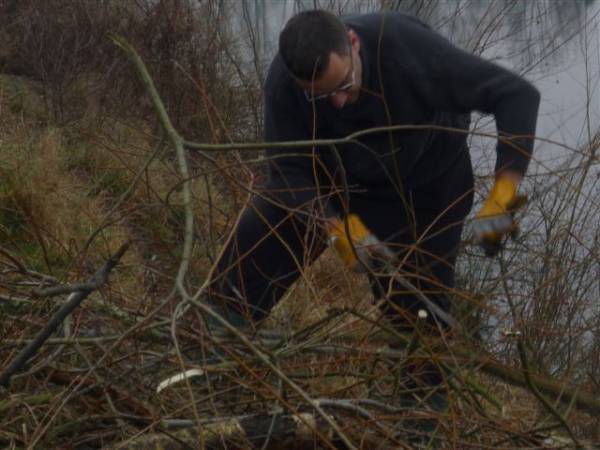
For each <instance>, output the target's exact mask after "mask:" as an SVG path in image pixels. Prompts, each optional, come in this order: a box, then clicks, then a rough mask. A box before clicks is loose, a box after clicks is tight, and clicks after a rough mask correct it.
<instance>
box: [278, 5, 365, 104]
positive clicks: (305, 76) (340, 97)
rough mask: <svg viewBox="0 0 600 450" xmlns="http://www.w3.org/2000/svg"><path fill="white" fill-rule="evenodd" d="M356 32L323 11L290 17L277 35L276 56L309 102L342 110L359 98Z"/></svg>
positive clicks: (358, 45) (359, 67) (360, 72)
mask: <svg viewBox="0 0 600 450" xmlns="http://www.w3.org/2000/svg"><path fill="white" fill-rule="evenodd" d="M359 50H360V41H359V39H358V36H357V35H356V33H355V32H354V31H352V30H350V29H348V28H346V26H345V25H344V24H343V23H342V21H341V20H340V19H338V18H337V17H336V16H335V15H333V14H331V13H329V12H327V11H322V10H312V11H303V12H301V13H298V14H296V15H295V16H293V17H292V18H291V19H290V20H289V21H288V22H287V24H286V26H285V28H284V29H283V31H282V32H281V35H280V36H279V53H280V55H281V57H282V59H283V61H284V63H285V64H286V66H287V67H288V69H289V70H290V71H291V72H292V74H293V75H294V77H295V78H296V80H297V81H298V83H299V84H300V85H301V86H302V88H303V89H304V91H305V93H306V96H307V99H308V100H309V101H312V100H313V99H314V100H325V99H328V100H330V101H331V102H332V104H333V105H334V106H335V107H337V108H341V107H343V106H344V105H345V104H346V103H348V102H352V101H354V100H356V98H358V93H359V90H360V78H361V74H362V71H361V69H362V68H361V65H360V57H359V56H358V52H359Z"/></svg>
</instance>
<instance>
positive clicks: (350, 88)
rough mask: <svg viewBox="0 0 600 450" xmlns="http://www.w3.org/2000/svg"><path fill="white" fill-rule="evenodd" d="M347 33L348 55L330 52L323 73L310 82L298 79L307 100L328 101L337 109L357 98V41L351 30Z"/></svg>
mask: <svg viewBox="0 0 600 450" xmlns="http://www.w3.org/2000/svg"><path fill="white" fill-rule="evenodd" d="M348 35H349V38H350V44H351V52H350V55H348V56H340V55H339V54H337V53H335V52H331V53H330V54H329V63H328V64H327V68H326V69H325V72H324V73H323V75H321V76H320V77H319V78H318V79H316V80H314V82H312V83H311V82H307V81H303V80H298V83H300V86H302V88H303V89H304V91H305V92H306V95H307V98H308V100H309V101H313V99H314V101H330V102H331V104H332V105H333V106H334V107H335V108H338V109H339V108H343V107H344V106H345V105H346V104H348V103H352V102H354V101H356V100H357V99H358V94H359V92H360V72H361V71H360V57H359V55H358V46H359V44H358V42H359V41H358V37H357V36H356V34H355V33H354V32H353V31H349V32H348Z"/></svg>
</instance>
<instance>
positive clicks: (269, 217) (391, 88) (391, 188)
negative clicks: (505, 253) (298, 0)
mask: <svg viewBox="0 0 600 450" xmlns="http://www.w3.org/2000/svg"><path fill="white" fill-rule="evenodd" d="M538 105H539V93H538V91H537V90H536V89H535V88H534V87H533V86H532V85H531V84H530V83H528V82H527V81H525V80H523V79H522V78H521V77H519V76H517V75H515V74H513V73H511V72H509V71H508V70H506V69H503V68H501V67H499V66H497V65H494V64H492V63H490V62H487V61H485V60H483V59H481V58H479V57H477V56H474V55H471V54H469V53H466V52H464V51H462V50H459V49H458V48H456V47H454V46H453V45H452V44H450V43H449V42H448V41H446V40H445V39H444V38H442V37H441V36H440V35H438V34H437V33H435V32H434V31H432V30H431V29H430V28H429V27H428V26H426V25H425V24H423V23H421V22H420V21H419V20H417V19H416V18H413V17H410V16H408V15H404V14H400V13H375V14H368V15H360V16H353V17H348V18H346V19H343V20H340V19H338V18H337V17H335V16H334V15H332V14H330V13H328V12H325V11H319V10H315V11H304V12H301V13H299V14H297V15H295V16H294V17H292V18H291V19H290V20H289V22H288V23H287V24H286V26H285V28H284V30H283V31H282V32H281V35H280V39H279V53H278V54H277V56H276V57H275V59H274V60H273V62H272V64H271V67H270V70H269V75H268V77H267V81H266V85H265V139H266V141H269V142H278V141H301V140H310V139H339V138H343V137H346V136H349V135H351V134H353V133H357V132H360V131H362V130H368V129H372V128H376V127H389V126H400V127H397V128H396V129H394V130H392V131H389V130H383V131H378V132H369V133H359V134H358V135H356V137H355V138H353V139H351V140H348V141H346V142H344V143H341V144H339V145H335V147H332V146H312V147H311V146H309V147H305V148H277V149H269V150H268V151H267V157H268V181H267V182H266V185H265V187H264V190H263V191H262V193H263V195H257V196H255V198H254V199H253V201H252V204H251V206H250V207H248V208H247V209H246V210H245V211H244V212H243V214H242V216H241V219H240V222H239V224H238V226H237V228H236V230H235V232H234V235H233V237H232V239H231V241H230V242H229V244H228V246H227V248H226V249H225V251H224V253H223V257H222V258H221V260H220V261H219V265H218V270H217V272H216V274H215V277H214V278H213V284H212V291H211V294H212V296H211V299H212V301H213V302H214V303H213V304H215V305H216V304H218V305H220V307H221V308H222V309H221V311H222V312H223V313H224V314H225V315H226V316H227V317H228V318H229V320H230V321H231V322H232V323H241V322H244V321H248V319H252V321H258V320H260V319H262V318H264V317H265V316H266V315H267V314H268V313H269V311H270V309H271V308H272V307H273V305H274V304H275V303H276V302H277V301H278V300H279V299H280V297H281V296H282V295H283V294H284V293H285V291H286V289H288V288H289V287H290V285H291V284H292V283H294V282H295V281H296V280H297V279H298V277H299V276H300V275H301V273H302V270H303V269H304V268H305V267H306V266H308V265H309V264H310V263H311V262H312V261H314V260H315V258H317V257H318V256H319V254H320V253H321V252H322V250H323V249H324V248H325V246H326V237H327V235H329V237H330V238H332V240H333V241H334V248H336V249H337V251H338V253H339V254H340V256H341V257H342V259H343V260H344V261H345V262H346V263H347V264H349V265H350V266H351V267H353V268H359V267H363V268H364V267H365V266H369V267H368V271H369V272H370V274H371V278H372V281H373V286H374V292H375V294H376V295H377V297H378V298H383V299H385V300H386V301H385V302H384V303H383V304H384V306H383V310H384V313H385V314H386V315H387V316H388V318H390V320H392V322H393V323H395V324H397V325H398V326H399V327H409V328H410V327H411V326H412V325H413V322H414V320H415V317H416V315H417V312H418V311H419V310H422V309H423V310H426V311H428V312H429V321H430V325H431V327H432V331H433V330H435V329H438V330H439V329H440V328H441V329H447V328H448V327H450V326H451V325H452V324H451V323H449V321H448V320H446V317H447V314H446V315H444V314H443V313H448V312H449V310H450V306H451V305H450V296H449V295H448V293H449V290H451V289H452V287H453V284H454V266H455V261H456V256H457V251H458V248H459V244H460V238H461V232H462V228H463V222H464V219H465V217H466V215H467V214H468V212H469V210H470V208H471V206H472V199H473V175H472V169H471V163H470V157H469V153H468V148H467V132H468V129H469V122H470V113H471V112H473V111H480V112H483V113H487V114H493V115H494V117H495V120H496V125H497V129H498V135H499V136H500V138H499V139H498V145H497V161H496V173H495V177H496V183H495V186H494V188H493V189H492V192H491V194H490V197H489V199H488V201H487V202H486V203H485V205H484V207H483V209H482V211H481V212H480V213H479V215H478V220H479V221H480V227H479V228H478V229H479V239H480V241H481V243H482V244H483V245H484V247H485V248H486V251H487V252H488V253H490V254H492V253H494V252H495V251H496V250H497V249H498V248H499V245H500V243H501V241H502V238H503V237H504V235H506V234H508V233H510V232H511V231H513V229H514V224H513V222H512V216H511V214H510V208H511V206H512V204H514V203H515V201H516V199H517V189H518V185H519V182H520V181H521V179H522V176H523V174H524V173H525V171H526V169H527V166H528V163H529V159H530V155H531V152H532V149H533V136H534V134H535V124H536V119H537V111H538ZM402 126H404V127H402ZM348 233H349V234H350V236H348ZM366 236H371V237H375V238H376V239H375V240H374V239H371V240H367V241H368V242H371V243H373V242H377V241H381V242H382V243H384V244H385V245H386V248H387V249H389V252H387V253H386V252H383V254H387V255H388V256H389V255H390V254H391V255H393V256H392V257H391V258H390V259H392V260H393V261H394V264H395V270H396V271H397V272H398V273H400V274H401V275H402V279H403V280H405V281H406V282H401V281H399V279H398V278H390V277H388V276H386V275H390V274H389V273H387V272H386V271H385V270H383V267H384V266H385V264H383V263H382V264H379V265H377V264H375V265H369V261H364V260H363V259H365V257H367V258H368V256H369V253H368V252H357V251H356V250H359V247H360V244H361V243H362V242H363V241H365V239H363V238H365V237H366ZM375 250H376V249H375ZM379 253H382V252H379ZM361 255H362V257H361ZM424 297H425V300H424ZM432 303H433V304H434V305H436V306H432ZM440 310H441V313H440V312H439V311H440ZM433 378H435V376H434V377H433ZM430 381H431V382H432V383H436V382H439V380H438V379H436V380H430Z"/></svg>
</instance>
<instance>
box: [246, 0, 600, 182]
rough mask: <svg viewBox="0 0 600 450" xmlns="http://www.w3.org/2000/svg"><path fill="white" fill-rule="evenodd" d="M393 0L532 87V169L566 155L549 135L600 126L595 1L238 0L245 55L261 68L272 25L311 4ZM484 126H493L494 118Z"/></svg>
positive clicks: (561, 139) (572, 143) (361, 6)
mask: <svg viewBox="0 0 600 450" xmlns="http://www.w3.org/2000/svg"><path fill="white" fill-rule="evenodd" d="M396 4H399V5H400V7H405V8H406V9H408V10H409V12H411V13H414V14H417V15H418V16H419V17H421V18H422V19H423V20H425V21H426V22H428V23H429V24H430V25H432V26H433V27H434V28H435V29H436V30H438V31H439V32H440V33H442V34H443V35H445V36H446V37H448V38H449V39H450V40H451V41H452V42H454V43H455V44H457V45H459V46H461V47H463V48H467V49H469V50H472V51H475V52H477V53H479V54H481V55H482V56H484V57H486V58H488V59H491V60H494V61H495V62H496V63H498V64H501V65H503V66H505V67H508V68H510V69H512V70H514V71H517V72H519V73H522V74H523V75H524V76H525V77H526V78H527V79H529V80H530V81H532V82H533V83H534V84H535V85H536V86H537V87H538V89H539V90H540V91H541V93H542V101H541V105H540V114H539V119H538V127H537V136H538V137H539V138H541V139H540V140H539V141H538V143H537V145H536V153H535V162H534V164H532V171H542V172H543V171H548V170H551V169H552V168H556V167H558V166H559V165H560V164H563V163H564V162H565V160H566V159H568V158H570V156H571V155H572V153H571V152H569V151H568V150H565V148H564V147H562V146H561V145H557V144H556V143H558V144H562V145H565V146H567V147H570V148H578V147H579V146H581V145H583V144H585V143H587V142H590V140H591V137H592V136H593V134H594V133H595V132H596V131H597V130H598V129H600V86H599V84H600V31H599V27H600V1H594V0H592V1H584V0H536V1H527V2H525V1H511V0H495V1H483V0H461V1H459V0H447V1H431V2H427V1H422V2H392V1H386V0H380V1H377V2H375V1H365V0H363V1H353V0H345V1H323V0H322V1H315V0H310V1H308V0H253V1H251V0H245V1H244V2H243V4H242V5H243V10H244V14H243V15H240V22H239V23H240V24H241V25H242V26H241V28H243V27H247V26H248V25H250V26H251V27H252V28H253V33H254V34H255V36H256V37H257V39H256V44H255V47H256V52H255V53H252V57H253V58H254V57H255V56H258V58H259V60H260V64H259V66H260V67H262V68H263V70H264V69H265V68H266V67H267V66H268V63H269V62H270V60H271V58H272V57H273V55H274V54H275V52H276V46H277V37H278V34H279V31H280V30H281V28H282V27H283V26H284V24H285V22H286V20H287V19H288V18H289V17H290V16H291V15H293V14H294V13H295V12H297V11H299V10H303V9H308V8H313V7H314V6H315V5H317V6H320V7H327V8H329V9H332V10H334V11H336V12H341V13H351V12H368V11H374V10H379V9H381V6H382V5H383V6H384V7H385V6H387V7H388V9H389V8H390V7H392V6H394V5H396ZM249 55H250V53H249ZM488 127H489V128H492V129H493V123H492V122H489V124H488ZM548 141H555V142H556V143H552V142H548ZM485 146H486V145H485V144H481V145H475V146H474V147H475V148H479V147H485ZM488 147H490V145H488ZM474 159H476V160H477V159H481V160H482V161H484V162H483V168H482V169H481V172H482V173H484V172H485V171H488V170H491V168H492V165H493V162H492V163H489V162H488V163H486V162H485V161H488V160H493V158H489V155H483V156H482V157H481V158H478V155H474ZM478 167H479V166H478Z"/></svg>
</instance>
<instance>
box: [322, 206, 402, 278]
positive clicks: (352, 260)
mask: <svg viewBox="0 0 600 450" xmlns="http://www.w3.org/2000/svg"><path fill="white" fill-rule="evenodd" d="M346 222H347V224H348V232H349V235H348V234H347V233H346V224H345V223H344V221H342V220H341V219H338V218H334V219H331V221H330V222H329V224H328V229H327V232H328V235H329V245H330V246H331V248H332V249H333V250H334V251H335V253H336V254H337V255H338V257H339V258H340V259H341V260H342V262H343V263H344V264H345V265H346V266H348V267H349V268H350V269H352V270H354V271H356V272H364V270H365V267H364V264H366V265H370V264H371V263H372V262H373V261H371V258H373V257H374V256H375V254H377V256H378V257H387V258H392V257H393V253H392V252H391V250H389V249H388V248H387V246H385V244H383V243H382V242H381V241H379V239H377V237H376V236H375V235H374V234H373V233H371V231H370V230H369V229H368V228H367V227H366V225H365V224H364V223H363V222H362V220H360V217H358V216H357V215H356V214H349V215H348V216H347V217H346ZM350 242H352V244H353V245H354V249H355V250H356V253H355V252H354V251H353V250H352V245H350ZM357 255H358V258H357ZM359 259H360V261H359Z"/></svg>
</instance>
